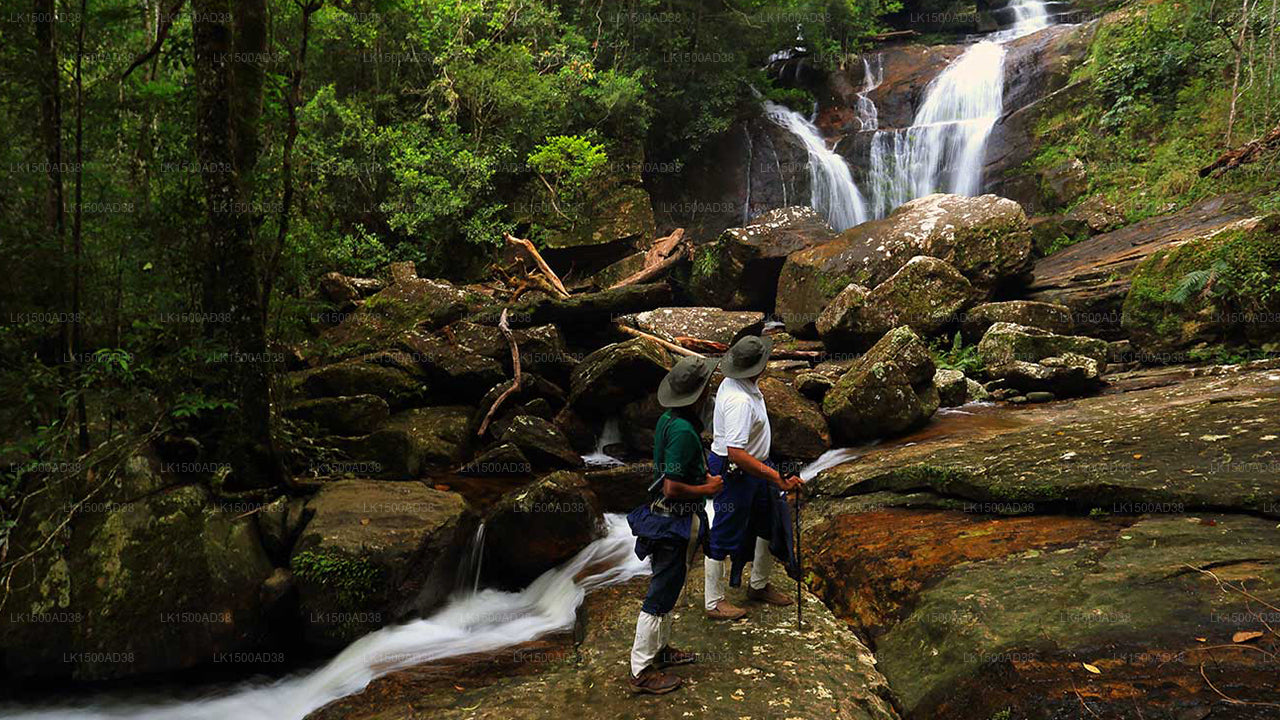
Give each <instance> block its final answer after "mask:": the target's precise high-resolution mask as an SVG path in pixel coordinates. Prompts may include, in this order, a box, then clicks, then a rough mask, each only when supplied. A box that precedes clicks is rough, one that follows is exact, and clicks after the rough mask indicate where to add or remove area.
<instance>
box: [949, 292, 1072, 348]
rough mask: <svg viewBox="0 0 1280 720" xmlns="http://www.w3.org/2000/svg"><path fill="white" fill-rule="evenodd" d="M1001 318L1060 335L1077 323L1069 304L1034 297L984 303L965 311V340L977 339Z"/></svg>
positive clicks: (1015, 323)
mask: <svg viewBox="0 0 1280 720" xmlns="http://www.w3.org/2000/svg"><path fill="white" fill-rule="evenodd" d="M998 322H1004V323H1013V324H1014V325H1025V326H1027V327H1033V328H1040V329H1041V330H1047V331H1049V332H1051V333H1056V334H1058V335H1070V334H1071V332H1072V329H1073V327H1074V325H1073V323H1072V320H1071V310H1070V308H1068V307H1067V306H1065V305H1057V304H1055V303H1044V302H1035V301H1032V300H1009V301H1006V302H993V303H983V304H981V305H978V306H976V307H973V308H970V309H969V310H968V312H966V313H965V315H964V323H963V325H961V331H962V332H963V334H964V340H965V342H967V343H970V344H975V343H977V342H978V341H980V340H981V339H982V336H983V335H985V334H986V332H987V330H989V329H990V328H991V326H992V325H995V324H996V323H998Z"/></svg>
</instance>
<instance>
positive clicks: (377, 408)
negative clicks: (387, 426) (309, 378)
mask: <svg viewBox="0 0 1280 720" xmlns="http://www.w3.org/2000/svg"><path fill="white" fill-rule="evenodd" d="M285 415H286V416H288V417H289V418H290V419H292V420H297V421H299V422H302V423H308V424H310V425H313V426H314V427H316V428H317V429H319V430H320V431H321V432H323V433H327V434H329V435H348V436H350V435H364V434H367V433H371V432H373V431H374V429H375V428H376V427H377V426H378V425H380V424H382V423H383V422H385V421H386V419H387V418H388V417H390V410H389V409H388V405H387V401H386V400H383V399H382V398H380V397H378V396H377V395H352V396H350V397H325V398H316V399H314V400H302V401H300V402H296V403H294V404H292V405H290V406H289V407H288V408H287V409H286V410H285Z"/></svg>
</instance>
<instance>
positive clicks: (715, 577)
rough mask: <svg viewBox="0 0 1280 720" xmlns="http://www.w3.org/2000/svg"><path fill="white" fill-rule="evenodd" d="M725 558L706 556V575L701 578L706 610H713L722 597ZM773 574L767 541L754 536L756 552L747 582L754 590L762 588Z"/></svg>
mask: <svg viewBox="0 0 1280 720" xmlns="http://www.w3.org/2000/svg"><path fill="white" fill-rule="evenodd" d="M727 562H728V561H727V560H712V559H711V558H707V562H706V576H705V577H704V578H703V580H702V591H703V600H704V604H705V605H706V608H707V609H708V610H714V609H715V607H716V604H717V603H719V602H720V601H721V600H723V599H724V582H725V581H724V566H725V564H726V563H727ZM772 574H773V553H771V552H769V541H768V540H765V539H764V538H756V554H755V557H754V558H752V560H751V580H750V581H749V584H750V586H751V587H752V588H754V589H756V590H762V589H764V586H765V585H768V584H769V576H770V575H772Z"/></svg>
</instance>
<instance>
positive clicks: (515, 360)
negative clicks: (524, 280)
mask: <svg viewBox="0 0 1280 720" xmlns="http://www.w3.org/2000/svg"><path fill="white" fill-rule="evenodd" d="M508 237H510V236H508ZM507 310H508V308H503V309H502V317H500V318H498V329H499V330H501V331H502V334H503V335H504V336H506V338H507V344H508V345H510V346H511V367H512V369H513V370H514V371H515V372H514V373H513V374H514V375H515V378H514V379H513V380H512V381H511V387H509V388H507V389H506V390H503V391H502V394H501V395H499V396H498V398H497V399H496V400H494V401H493V405H491V406H489V412H487V413H485V415H484V420H482V421H481V422H480V429H479V430H478V431H476V437H484V434H485V432H486V431H488V429H489V422H490V421H492V420H493V414H494V413H496V412H497V411H498V408H499V407H501V406H502V403H503V402H505V401H506V399H507V398H509V397H511V396H512V395H514V394H515V393H516V392H517V391H519V390H520V381H521V377H520V347H519V346H518V345H516V336H515V335H512V334H511V326H509V325H507Z"/></svg>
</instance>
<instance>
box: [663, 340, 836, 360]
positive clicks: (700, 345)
mask: <svg viewBox="0 0 1280 720" xmlns="http://www.w3.org/2000/svg"><path fill="white" fill-rule="evenodd" d="M676 342H677V343H679V344H680V346H681V347H685V348H688V349H690V350H697V351H699V352H703V353H706V354H708V355H717V354H723V353H725V352H726V351H728V349H729V346H728V345H725V344H724V343H722V342H716V341H715V340H704V339H702V338H695V337H687V336H684V335H681V336H680V337H678V338H676ZM822 355H823V353H822V351H821V350H785V349H775V350H774V351H773V352H772V353H769V359H770V360H804V361H806V362H821V361H822Z"/></svg>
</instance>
